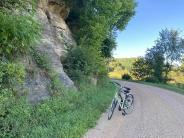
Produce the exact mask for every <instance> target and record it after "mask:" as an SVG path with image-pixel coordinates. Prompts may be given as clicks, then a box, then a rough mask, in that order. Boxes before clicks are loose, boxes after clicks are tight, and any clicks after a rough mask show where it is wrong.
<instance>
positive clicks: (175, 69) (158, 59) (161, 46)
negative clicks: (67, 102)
mask: <svg viewBox="0 0 184 138" xmlns="http://www.w3.org/2000/svg"><path fill="white" fill-rule="evenodd" d="M183 56H184V39H183V38H182V37H181V35H180V34H179V32H178V31H177V30H168V29H164V30H162V31H161V32H160V34H159V38H158V39H157V40H156V41H155V46H153V47H152V48H150V49H148V50H147V52H146V55H145V57H139V58H135V59H134V58H132V59H115V60H113V61H111V62H110V64H109V71H110V73H109V77H111V78H115V79H125V80H126V79H127V76H129V75H130V76H131V77H130V78H131V79H133V80H140V81H141V82H142V83H143V82H144V83H146V82H152V83H155V86H159V87H163V88H167V89H170V90H174V91H177V92H181V93H182V92H183V90H182V89H183V84H184V70H183V69H184V59H183V60H182V58H183ZM176 63H179V65H176ZM127 80H128V79H127ZM152 83H147V84H152ZM152 85H154V84H152Z"/></svg>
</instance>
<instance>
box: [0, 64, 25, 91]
mask: <svg viewBox="0 0 184 138" xmlns="http://www.w3.org/2000/svg"><path fill="white" fill-rule="evenodd" d="M24 78H25V69H24V66H23V65H22V64H20V63H10V62H3V61H0V89H1V88H10V87H11V88H12V87H13V86H16V85H17V84H19V83H23V81H24Z"/></svg>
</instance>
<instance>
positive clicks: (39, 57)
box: [31, 48, 51, 71]
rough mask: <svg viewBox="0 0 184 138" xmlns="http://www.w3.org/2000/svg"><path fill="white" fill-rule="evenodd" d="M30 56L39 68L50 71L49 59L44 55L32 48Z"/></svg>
mask: <svg viewBox="0 0 184 138" xmlns="http://www.w3.org/2000/svg"><path fill="white" fill-rule="evenodd" d="M31 55H32V57H33V59H34V60H35V62H36V64H37V65H38V67H39V68H41V69H45V70H46V71H51V64H50V59H49V57H48V55H47V54H46V53H42V52H41V51H38V50H36V49H34V48H32V50H31Z"/></svg>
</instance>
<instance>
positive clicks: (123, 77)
mask: <svg viewBox="0 0 184 138" xmlns="http://www.w3.org/2000/svg"><path fill="white" fill-rule="evenodd" d="M131 79H132V77H131V76H130V75H129V74H123V75H122V80H131Z"/></svg>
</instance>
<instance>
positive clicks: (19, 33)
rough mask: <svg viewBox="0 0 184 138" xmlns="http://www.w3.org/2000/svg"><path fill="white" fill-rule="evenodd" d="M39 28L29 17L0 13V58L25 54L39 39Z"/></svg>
mask: <svg viewBox="0 0 184 138" xmlns="http://www.w3.org/2000/svg"><path fill="white" fill-rule="evenodd" d="M39 32H40V27H39V25H38V24H37V23H36V22H35V21H34V20H33V19H32V18H30V17H27V16H18V15H10V14H5V13H2V12H0V36H1V37H0V46H1V49H0V57H4V58H7V59H14V57H16V56H18V55H20V54H25V53H26V52H28V51H29V49H30V47H31V45H32V44H33V42H35V40H36V39H37V38H38V37H39Z"/></svg>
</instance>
